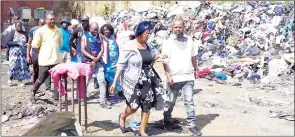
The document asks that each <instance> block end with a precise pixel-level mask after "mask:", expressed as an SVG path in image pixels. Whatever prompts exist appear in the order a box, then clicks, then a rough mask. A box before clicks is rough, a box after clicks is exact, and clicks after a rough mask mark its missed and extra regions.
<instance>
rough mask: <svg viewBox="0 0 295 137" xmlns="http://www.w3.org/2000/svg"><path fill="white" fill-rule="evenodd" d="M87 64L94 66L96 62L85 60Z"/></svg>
mask: <svg viewBox="0 0 295 137" xmlns="http://www.w3.org/2000/svg"><path fill="white" fill-rule="evenodd" d="M87 64H90V66H91V67H94V66H95V64H96V63H95V62H94V61H91V62H87Z"/></svg>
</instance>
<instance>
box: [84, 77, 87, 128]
mask: <svg viewBox="0 0 295 137" xmlns="http://www.w3.org/2000/svg"><path fill="white" fill-rule="evenodd" d="M83 85H84V117H85V131H87V84H86V76H83Z"/></svg>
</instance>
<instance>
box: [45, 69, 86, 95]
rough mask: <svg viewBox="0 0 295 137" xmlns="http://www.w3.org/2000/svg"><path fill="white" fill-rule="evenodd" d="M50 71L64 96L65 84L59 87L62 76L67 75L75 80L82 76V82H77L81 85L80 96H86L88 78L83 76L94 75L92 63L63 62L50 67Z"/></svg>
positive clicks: (55, 84) (56, 85)
mask: <svg viewBox="0 0 295 137" xmlns="http://www.w3.org/2000/svg"><path fill="white" fill-rule="evenodd" d="M49 73H50V74H51V79H52V80H53V83H54V86H55V87H56V88H57V89H60V90H59V92H61V94H62V96H64V95H65V94H66V92H65V87H64V85H63V84H61V87H59V80H60V76H61V75H62V76H64V75H67V76H68V77H70V78H71V79H73V80H77V79H78V78H80V83H78V82H77V85H78V84H79V85H80V89H78V90H79V91H80V98H84V93H85V87H84V84H85V83H84V82H86V79H85V77H83V76H92V67H91V66H90V64H86V63H61V64H58V65H56V66H55V67H54V68H52V69H50V70H49ZM80 76H82V77H80ZM85 85H86V84H85ZM77 87H79V86H77ZM77 93H78V92H77Z"/></svg>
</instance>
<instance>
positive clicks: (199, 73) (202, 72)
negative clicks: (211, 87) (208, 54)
mask: <svg viewBox="0 0 295 137" xmlns="http://www.w3.org/2000/svg"><path fill="white" fill-rule="evenodd" d="M209 73H210V69H204V70H201V71H199V72H198V76H199V77H202V76H206V75H208V74H209Z"/></svg>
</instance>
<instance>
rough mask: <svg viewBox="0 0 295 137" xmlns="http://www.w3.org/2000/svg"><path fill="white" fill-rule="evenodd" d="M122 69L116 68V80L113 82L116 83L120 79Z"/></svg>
mask: <svg viewBox="0 0 295 137" xmlns="http://www.w3.org/2000/svg"><path fill="white" fill-rule="evenodd" d="M122 70H123V68H118V67H117V70H116V74H115V77H114V81H113V84H116V83H117V81H118V79H119V76H120V75H121V73H122Z"/></svg>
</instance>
